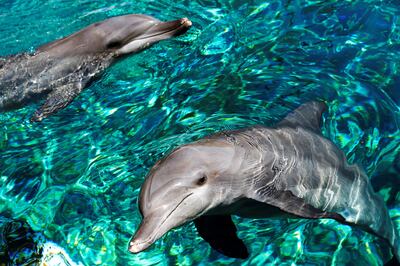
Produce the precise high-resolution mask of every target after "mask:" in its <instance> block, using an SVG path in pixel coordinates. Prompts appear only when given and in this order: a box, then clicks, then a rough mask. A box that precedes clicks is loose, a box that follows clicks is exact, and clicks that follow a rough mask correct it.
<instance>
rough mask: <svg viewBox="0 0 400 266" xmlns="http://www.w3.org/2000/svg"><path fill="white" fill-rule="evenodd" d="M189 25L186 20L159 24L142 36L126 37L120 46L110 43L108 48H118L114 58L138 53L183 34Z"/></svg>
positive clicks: (189, 22) (190, 23) (188, 21)
mask: <svg viewBox="0 0 400 266" xmlns="http://www.w3.org/2000/svg"><path fill="white" fill-rule="evenodd" d="M191 25H192V22H191V21H190V20H189V19H187V18H182V19H178V20H173V21H167V22H159V23H157V24H154V25H153V26H152V27H151V28H149V29H148V30H147V31H146V32H145V33H144V34H142V35H139V36H131V37H128V38H127V39H125V40H124V41H123V44H122V45H121V43H118V42H116V43H113V42H110V47H111V48H114V47H118V48H116V50H117V52H116V56H120V55H123V54H129V53H133V52H138V51H140V50H143V49H145V48H147V47H149V46H150V45H152V44H154V43H156V42H159V41H161V40H165V39H169V38H171V37H174V36H179V35H181V34H184V33H185V32H186V31H187V30H188V29H189V28H190V27H191ZM114 49H115V48H114Z"/></svg>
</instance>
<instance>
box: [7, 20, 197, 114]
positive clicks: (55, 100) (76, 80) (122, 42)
mask: <svg viewBox="0 0 400 266" xmlns="http://www.w3.org/2000/svg"><path fill="white" fill-rule="evenodd" d="M191 25H192V23H191V22H190V21H189V20H188V19H187V18H183V19H179V20H174V21H168V22H161V21H159V20H157V19H155V18H153V17H149V16H145V15H137V14H131V15H124V16H118V17H113V18H109V19H107V20H104V21H102V22H98V23H95V24H92V25H90V26H89V27H87V28H84V29H82V30H80V31H78V32H76V33H74V34H72V35H70V36H68V37H65V38H63V39H60V40H57V41H54V42H52V43H49V44H46V45H44V46H41V47H39V48H38V49H37V50H36V52H35V53H33V54H28V53H24V54H18V55H14V56H9V57H6V58H0V111H1V110H3V111H6V110H12V109H16V108H20V107H23V106H24V105H26V104H28V103H30V102H34V101H37V100H40V99H43V98H46V101H45V103H44V104H43V105H42V106H41V107H40V108H39V109H38V110H37V111H36V112H35V114H34V115H33V116H32V118H31V121H41V120H42V119H43V118H45V117H47V116H49V115H51V114H53V113H55V112H57V111H58V110H60V109H62V108H65V107H66V106H67V105H68V104H69V103H71V102H72V101H73V99H74V98H75V97H77V96H78V95H79V93H81V91H82V90H83V89H84V88H85V87H87V85H88V83H89V82H90V81H92V80H93V77H95V76H97V75H98V74H100V73H101V72H102V71H103V70H104V69H105V68H107V67H108V66H110V65H111V64H112V63H113V62H115V60H116V59H117V58H121V57H122V56H124V55H128V54H132V53H137V52H139V51H142V50H143V49H145V48H147V47H149V46H150V45H152V44H154V43H156V42H158V41H161V40H164V39H168V38H171V37H173V36H177V35H180V34H183V33H184V32H186V31H187V30H188V29H189V28H190V26H191Z"/></svg>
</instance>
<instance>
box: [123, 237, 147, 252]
mask: <svg viewBox="0 0 400 266" xmlns="http://www.w3.org/2000/svg"><path fill="white" fill-rule="evenodd" d="M149 246H150V243H149V242H147V241H140V240H138V239H135V240H131V241H130V242H129V247H128V250H129V252H131V253H139V252H141V251H143V250H145V249H146V248H148V247H149Z"/></svg>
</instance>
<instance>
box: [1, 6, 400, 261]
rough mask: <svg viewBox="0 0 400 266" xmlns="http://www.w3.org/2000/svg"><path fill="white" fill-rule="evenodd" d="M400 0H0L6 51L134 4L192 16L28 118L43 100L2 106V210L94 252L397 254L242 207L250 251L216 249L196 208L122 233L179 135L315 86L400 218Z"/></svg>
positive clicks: (166, 255)
mask: <svg viewBox="0 0 400 266" xmlns="http://www.w3.org/2000/svg"><path fill="white" fill-rule="evenodd" d="M399 6H400V2H399V1H397V0H393V1H389V0H388V1H361V0H355V1H326V0H325V1H300V0H298V1H290V0H287V1H282V0H279V1H278V0H272V1H201V0H198V1H165V0H159V1H127V2H123V1H91V0H90V1H89V0H80V1H71V0H68V1H61V0H51V1H40V0H35V1H23V0H14V1H7V0H6V1H1V2H0V40H1V42H0V54H1V55H2V56H5V55H9V54H15V53H19V52H23V51H33V50H34V48H35V47H37V46H39V45H40V44H43V43H46V42H49V41H51V40H54V39H57V38H60V37H63V36H65V35H68V34H70V33H72V32H74V31H77V30H78V29H81V28H82V27H85V26H87V25H89V24H91V23H93V22H96V21H99V20H102V19H105V18H107V17H110V16H115V15H121V14H127V13H144V14H149V15H152V16H155V17H157V18H159V19H162V20H170V19H176V18H180V17H188V18H190V19H191V20H192V22H193V27H192V28H191V29H190V31H189V32H188V33H187V34H186V35H184V36H181V37H179V38H176V39H173V40H169V41H163V42H161V43H159V44H157V45H155V46H153V47H152V48H150V49H148V50H146V51H144V52H142V53H140V54H137V55H133V56H130V57H128V58H126V59H124V60H123V61H121V62H119V63H117V64H115V65H114V66H113V67H111V68H110V69H108V70H107V72H106V73H105V74H104V75H103V76H102V77H101V78H100V79H99V80H97V81H96V82H94V83H93V84H92V85H91V86H90V87H89V88H87V89H86V90H85V91H84V92H83V93H82V94H81V95H80V96H79V97H78V98H77V99H76V100H75V101H74V102H73V103H72V104H71V105H70V106H69V107H68V108H67V109H65V110H63V111H61V112H59V113H58V114H56V115H54V116H52V117H50V118H48V119H46V120H44V121H43V122H42V123H37V124H31V123H30V122H29V121H28V119H29V117H30V116H31V115H32V113H33V112H34V110H35V108H36V107H37V106H33V105H32V106H29V107H26V108H23V109H20V110H17V111H13V112H8V113H2V114H0V127H1V130H0V157H1V158H0V212H1V217H2V218H1V219H0V222H2V221H3V220H4V221H5V220H7V219H11V218H14V219H17V220H19V221H25V222H27V225H29V227H31V229H32V230H33V231H34V232H36V233H38V234H40V237H39V238H40V239H47V240H48V241H52V242H55V243H57V244H58V245H59V246H61V247H63V248H64V249H65V250H66V251H67V252H68V253H69V255H70V256H71V258H72V259H73V260H74V261H75V262H81V263H82V264H84V265H153V264H159V265H173V264H177V265H178V264H179V265H192V264H198V263H201V264H202V265H206V264H208V263H217V262H218V263H220V265H231V264H235V265H240V264H243V265H267V264H270V265H329V264H332V265H382V264H383V263H384V262H385V261H387V260H388V259H390V257H391V254H390V250H389V248H388V246H387V245H386V243H385V242H384V241H382V240H380V239H378V238H376V237H374V236H372V235H370V234H367V233H365V232H363V231H361V230H358V229H354V228H351V227H349V226H346V225H341V224H339V223H337V222H335V221H332V220H287V219H280V220H268V219H265V220H250V219H239V218H235V221H236V224H237V225H238V228H239V235H240V237H241V238H242V239H243V240H244V242H245V243H246V244H247V245H248V247H249V251H250V253H251V257H250V258H249V259H248V260H246V261H239V260H234V259H230V258H226V257H223V256H221V255H219V254H218V253H216V252H215V251H213V250H211V249H210V247H209V245H208V244H207V243H205V242H204V241H203V240H202V239H201V238H200V237H199V236H198V234H197V232H196V231H195V228H194V226H193V225H192V224H187V225H185V226H183V227H181V228H179V229H177V230H173V231H171V232H170V233H168V234H167V235H166V236H165V237H164V238H162V239H161V240H159V241H157V242H156V243H155V244H154V245H153V246H152V247H151V248H150V249H149V250H148V251H146V252H143V253H140V254H137V255H132V254H129V253H128V252H127V243H128V240H129V238H130V237H131V235H132V233H133V232H134V231H135V229H136V227H137V226H138V224H139V222H140V215H139V211H138V208H137V203H136V202H137V196H138V191H139V188H140V185H141V184H142V182H143V179H144V176H145V175H146V173H147V172H148V170H149V168H150V167H151V166H152V165H153V164H154V163H155V162H156V161H157V160H158V159H160V158H162V157H163V155H165V154H166V153H167V152H168V151H170V150H171V149H173V148H175V147H177V146H178V145H180V144H183V143H187V142H189V141H192V140H196V139H199V138H200V137H202V136H205V135H208V134H210V133H213V132H216V131H220V130H224V129H236V128H241V127H246V126H249V125H254V124H264V125H272V124H273V123H275V122H276V121H278V120H279V119H281V118H282V117H283V116H284V115H285V114H286V113H287V112H289V111H290V110H292V109H294V108H295V107H297V106H298V105H299V104H301V103H304V102H306V101H309V100H312V99H324V100H326V101H327V102H328V103H329V111H328V112H327V113H326V115H325V117H324V118H325V119H324V125H323V133H324V135H325V136H326V137H328V138H330V139H331V140H333V141H334V142H335V143H336V144H337V145H338V146H339V147H340V148H341V149H342V150H343V151H344V152H345V153H346V154H347V156H348V158H349V160H350V161H351V162H357V163H359V164H360V165H362V166H363V167H364V168H365V169H366V171H367V173H368V175H369V176H370V177H371V182H372V184H373V186H374V189H375V190H376V191H379V193H380V194H381V195H382V196H383V197H384V198H385V201H386V202H387V205H388V207H389V209H390V213H391V216H392V218H393V219H395V220H397V227H398V229H399V230H400V193H399V189H400V174H399V173H400V133H399V126H400V125H399V123H400V113H399V112H400V109H399V106H400V89H399V88H400V78H399V72H400V63H399V62H400V12H399V10H400V9H399ZM43 241H44V240H43ZM0 244H1V243H0ZM24 252H25V255H24V254H16V257H15V258H17V257H18V256H19V258H20V259H21V258H23V257H24V256H27V255H26V254H28V252H29V250H28V249H25V250H24ZM14 262H15V261H14Z"/></svg>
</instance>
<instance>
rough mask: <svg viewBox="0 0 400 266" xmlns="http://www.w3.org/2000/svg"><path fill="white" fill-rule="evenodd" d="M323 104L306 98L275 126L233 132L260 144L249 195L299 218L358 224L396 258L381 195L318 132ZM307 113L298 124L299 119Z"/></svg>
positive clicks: (399, 249)
mask: <svg viewBox="0 0 400 266" xmlns="http://www.w3.org/2000/svg"><path fill="white" fill-rule="evenodd" d="M323 109H325V106H324V105H321V104H318V103H316V102H311V103H308V104H305V105H303V106H301V107H300V108H298V109H297V110H296V111H295V112H294V113H291V114H289V115H288V118H289V119H287V120H286V119H284V120H283V121H282V122H281V123H279V124H278V125H277V126H276V127H274V128H266V127H254V128H250V129H248V130H246V131H244V132H241V133H238V134H236V138H237V139H238V140H239V142H242V143H252V144H253V145H252V146H253V147H259V148H258V151H259V154H260V156H259V157H260V158H261V159H260V160H258V163H259V162H260V161H261V162H262V163H261V164H262V165H261V166H260V167H258V169H257V170H256V172H258V174H257V176H258V178H257V182H255V181H254V180H252V181H249V183H251V184H252V186H253V189H251V190H250V191H253V192H252V193H253V194H252V195H250V196H249V197H250V198H252V199H255V200H258V201H261V202H265V203H267V204H270V205H273V206H276V207H279V208H280V209H282V210H284V211H287V212H289V213H292V214H295V215H297V216H300V217H306V218H324V217H326V218H333V219H336V220H338V221H340V222H343V223H346V224H353V225H357V226H360V227H361V228H363V229H364V230H366V231H368V232H371V233H373V234H375V235H378V236H380V237H382V238H384V239H386V240H387V241H388V242H389V243H390V245H391V246H392V248H393V250H394V253H395V255H396V257H397V259H398V260H400V242H399V241H400V240H399V234H398V232H397V231H396V229H395V226H394V224H393V222H392V220H391V218H390V216H389V212H388V210H387V208H386V205H385V203H384V201H383V199H382V197H381V196H380V195H378V194H377V193H375V192H374V190H373V188H372V186H371V184H370V182H369V180H368V177H367V175H366V174H365V172H364V171H363V170H362V169H361V168H360V167H359V166H357V165H354V164H353V165H350V164H348V162H347V159H346V157H345V155H344V153H343V152H342V151H341V150H340V149H339V148H337V147H336V146H335V145H334V144H333V143H332V142H331V141H330V140H328V139H326V138H325V137H323V136H322V134H321V133H320V130H319V124H320V123H319V119H320V116H321V114H322V112H323V111H322V110H323ZM310 115H314V116H319V117H318V119H316V117H309V116H310ZM308 117H309V121H308V122H307V123H306V126H305V127H302V126H301V124H302V121H301V119H307V118H308ZM310 121H311V123H310ZM248 136H252V139H250V138H249V137H248ZM260 147H261V148H260ZM260 177H262V178H260Z"/></svg>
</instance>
